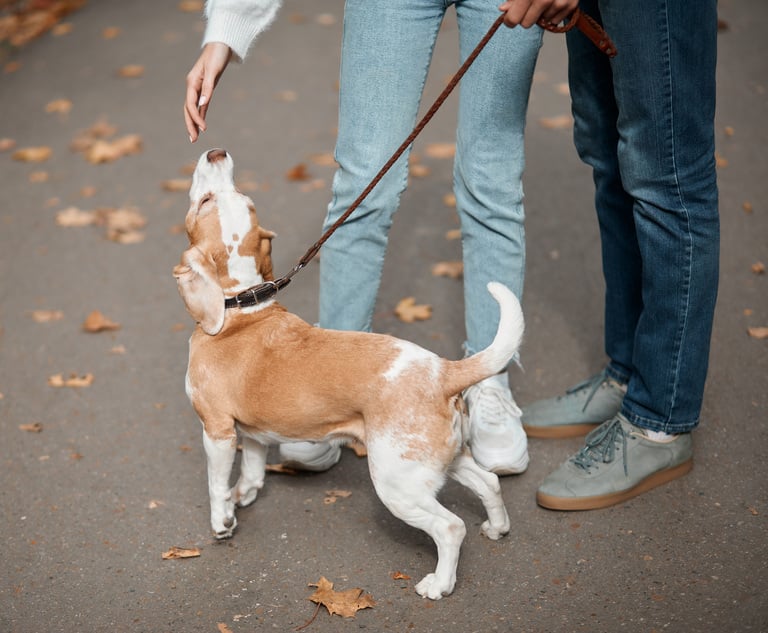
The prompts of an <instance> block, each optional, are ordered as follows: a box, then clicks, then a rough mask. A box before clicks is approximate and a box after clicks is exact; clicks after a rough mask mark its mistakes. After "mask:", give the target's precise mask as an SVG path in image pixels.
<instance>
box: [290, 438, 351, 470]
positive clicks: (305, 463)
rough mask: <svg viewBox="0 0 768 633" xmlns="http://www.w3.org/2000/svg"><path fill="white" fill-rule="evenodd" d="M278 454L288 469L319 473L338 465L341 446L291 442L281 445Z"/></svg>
mask: <svg viewBox="0 0 768 633" xmlns="http://www.w3.org/2000/svg"><path fill="white" fill-rule="evenodd" d="M278 453H279V454H280V461H281V462H282V463H283V465H284V466H287V467H288V468H296V469H297V470H311V471H312V472H316V473H319V472H322V471H324V470H328V469H329V468H331V467H333V466H335V465H336V464H338V462H339V460H340V459H341V446H338V445H337V444H331V443H330V442H290V443H287V444H280V447H279V449H278Z"/></svg>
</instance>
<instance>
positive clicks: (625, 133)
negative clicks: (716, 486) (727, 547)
mask: <svg viewBox="0 0 768 633" xmlns="http://www.w3.org/2000/svg"><path fill="white" fill-rule="evenodd" d="M598 4H599V9H600V11H599V14H600V15H601V17H602V21H603V25H604V26H605V28H606V30H607V31H608V33H610V34H611V37H612V38H613V39H614V41H615V42H616V46H617V49H618V51H619V54H618V55H617V57H616V59H615V60H613V61H612V62H611V68H610V77H608V76H607V75H605V74H603V75H601V76H600V77H598V78H597V79H598V80H601V81H603V82H605V84H608V83H609V79H610V84H612V92H613V95H614V98H615V100H614V103H615V111H614V113H613V124H612V125H613V128H614V129H615V130H616V132H617V136H616V139H617V142H616V143H615V144H614V145H613V148H614V149H613V154H614V155H615V158H614V159H611V153H612V152H611V149H610V148H609V147H608V146H607V145H605V144H603V145H602V146H601V144H600V142H599V141H604V137H600V136H599V133H600V132H604V131H605V129H607V128H608V127H609V126H610V125H611V120H610V119H609V118H608V117H607V116H606V112H607V111H608V110H609V108H607V107H606V106H605V105H604V104H600V103H597V102H596V101H595V99H594V98H592V99H590V95H592V96H594V91H590V90H589V88H588V87H587V86H584V85H583V84H584V82H586V81H587V79H588V78H589V73H584V74H583V75H582V74H581V70H582V69H583V68H584V62H585V58H584V55H587V51H586V49H585V48H584V47H583V45H582V44H583V43H582V41H581V40H579V39H578V37H577V36H578V35H579V34H573V35H570V36H569V39H568V44H569V57H570V63H571V64H572V68H573V70H574V71H576V70H577V69H578V71H579V72H572V73H571V81H572V83H571V88H572V95H573V100H574V115H575V121H576V127H575V137H576V144H577V149H578V150H579V153H580V155H581V156H582V158H583V159H584V160H585V161H586V162H588V163H589V164H590V165H592V167H593V169H594V177H595V183H596V207H597V212H598V218H599V220H600V230H601V238H602V244H603V267H604V273H605V277H606V323H605V327H606V351H607V352H608V354H609V356H610V358H611V364H610V365H609V370H614V371H615V372H617V373H618V374H619V376H618V377H621V375H620V374H622V373H623V372H624V371H626V378H627V393H626V396H625V397H624V399H623V403H622V407H621V414H620V415H618V416H617V417H615V418H613V419H611V420H609V421H607V422H605V423H604V424H603V425H602V426H601V427H600V428H599V429H597V430H595V431H593V432H592V433H591V434H590V436H588V437H587V441H586V445H585V447H584V448H583V449H582V450H581V451H579V453H577V454H576V455H574V456H573V457H571V458H570V459H569V460H568V461H567V462H565V463H564V464H563V465H562V466H561V467H560V468H559V469H558V470H556V471H555V472H554V473H553V474H551V475H550V476H549V477H547V479H546V480H545V481H544V483H543V484H542V486H541V487H540V489H539V496H538V500H539V502H540V503H541V504H542V505H545V506H546V507H550V508H554V509H562V510H567V509H580V510H586V509H591V508H598V507H604V506H605V505H607V504H608V503H616V502H619V501H623V500H625V499H627V498H630V497H632V496H634V495H636V494H640V493H641V492H644V491H646V490H648V489H650V487H653V486H655V485H658V484H659V483H664V482H666V481H669V480H670V479H672V478H674V477H678V476H680V475H682V474H684V473H685V472H687V471H688V470H689V469H690V465H691V457H690V455H691V444H690V442H691V439H690V435H689V431H691V430H692V429H693V428H694V427H695V426H696V425H697V424H698V418H699V414H700V409H701V401H702V395H703V389H704V381H705V378H706V369H707V359H708V353H709V341H710V334H711V328H712V316H713V311H714V304H715V298H716V287H717V286H716V280H717V268H718V211H717V186H716V179H715V172H714V133H713V118H714V93H715V86H714V70H715V57H716V52H715V50H716V24H717V15H716V5H715V2H714V1H711V2H705V3H702V4H700V5H698V6H697V11H696V12H695V14H690V13H688V12H684V9H683V8H682V7H680V6H678V5H677V4H676V3H672V2H669V3H668V2H667V1H666V0H654V1H653V2H650V3H649V2H643V3H633V4H628V3H614V2H611V1H610V0H607V1H604V2H599V3H597V2H595V3H594V4H593V6H592V7H590V8H593V9H595V12H596V11H597V8H598ZM584 8H585V9H586V10H588V11H590V8H587V7H584ZM603 97H606V94H603ZM590 130H591V131H592V132H595V131H597V132H598V136H597V137H591V136H590V133H589V131H590ZM616 166H618V173H619V174H620V182H621V186H622V188H623V190H624V192H625V195H624V196H622V195H620V191H619V190H618V187H617V186H616V184H615V172H616ZM612 176H613V177H614V179H613V180H611V177H612ZM617 200H623V203H622V204H611V202H612V201H613V202H616V201H617ZM627 200H630V201H631V206H630V209H631V213H628V209H627V207H628V204H627ZM622 243H626V244H629V245H630V246H631V248H629V249H626V248H623V249H622V248H616V245H617V244H622ZM654 432H663V433H668V434H673V435H670V436H667V437H666V438H665V439H664V440H662V441H661V442H659V441H658V440H656V439H654V437H653V434H654ZM674 434H679V435H674ZM633 438H634V439H633ZM635 440H639V441H638V442H636V441H635ZM628 442H629V443H628ZM635 446H641V447H642V450H634V449H633V447H635ZM665 452H666V453H670V454H672V455H673V456H672V457H671V459H669V460H665V459H661V457H662V456H663V455H664V454H665ZM617 463H621V464H622V465H623V468H619V467H617V466H616V464H617Z"/></svg>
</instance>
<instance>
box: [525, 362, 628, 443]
mask: <svg viewBox="0 0 768 633" xmlns="http://www.w3.org/2000/svg"><path fill="white" fill-rule="evenodd" d="M626 392H627V386H626V385H622V384H620V383H618V382H616V381H615V380H613V379H612V378H610V377H609V376H608V375H607V374H606V373H605V371H603V372H601V373H599V374H597V375H596V376H592V378H590V379H589V380H585V381H584V382H581V383H579V384H578V385H575V386H574V387H571V388H570V389H568V390H567V391H566V392H565V395H563V396H557V397H555V398H547V399H546V400H538V401H537V402H534V403H532V404H529V405H528V406H527V407H523V418H522V420H523V428H524V429H525V432H526V433H527V434H528V437H543V438H562V437H577V436H579V435H585V434H587V433H589V432H590V431H591V430H592V429H594V428H595V427H597V426H598V425H600V424H602V423H603V422H605V421H606V420H610V419H611V418H613V417H614V416H616V415H617V414H618V413H619V410H620V409H621V402H622V400H624V394H625V393H626Z"/></svg>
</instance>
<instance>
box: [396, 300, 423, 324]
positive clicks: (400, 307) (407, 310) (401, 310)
mask: <svg viewBox="0 0 768 633" xmlns="http://www.w3.org/2000/svg"><path fill="white" fill-rule="evenodd" d="M395 315H396V316H397V318H398V319H400V320H401V321H403V322H404V323H413V322H414V321H426V320H427V319H430V318H432V306H430V305H425V304H423V305H417V304H416V299H415V298H414V297H406V298H405V299H401V300H400V302H399V303H398V304H397V306H396V307H395Z"/></svg>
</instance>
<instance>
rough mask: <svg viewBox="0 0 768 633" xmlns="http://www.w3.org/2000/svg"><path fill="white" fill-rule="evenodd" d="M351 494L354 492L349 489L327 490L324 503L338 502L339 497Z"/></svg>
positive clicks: (344, 497)
mask: <svg viewBox="0 0 768 633" xmlns="http://www.w3.org/2000/svg"><path fill="white" fill-rule="evenodd" d="M351 495H352V493H351V492H350V491H349V490H326V491H325V497H324V498H323V503H324V504H326V505H328V504H331V503H336V500H337V499H346V498H347V497H349V496H351Z"/></svg>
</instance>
